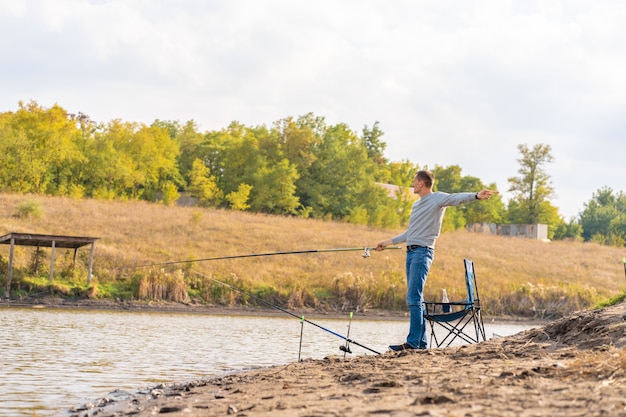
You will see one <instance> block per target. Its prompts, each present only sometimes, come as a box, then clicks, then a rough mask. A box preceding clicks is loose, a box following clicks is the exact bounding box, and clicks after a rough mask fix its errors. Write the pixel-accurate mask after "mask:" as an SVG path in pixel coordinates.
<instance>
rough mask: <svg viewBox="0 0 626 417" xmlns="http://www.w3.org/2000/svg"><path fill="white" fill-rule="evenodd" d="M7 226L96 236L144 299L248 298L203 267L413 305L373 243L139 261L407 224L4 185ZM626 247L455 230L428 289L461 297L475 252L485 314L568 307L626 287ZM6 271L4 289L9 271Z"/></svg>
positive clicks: (367, 238) (368, 234) (297, 244)
mask: <svg viewBox="0 0 626 417" xmlns="http://www.w3.org/2000/svg"><path fill="white" fill-rule="evenodd" d="M25 203H28V204H30V205H33V204H34V205H35V206H36V205H39V206H40V207H41V213H39V215H38V216H26V217H25V216H23V215H19V214H20V210H19V208H20V207H23V206H24V204H25ZM9 232H21V233H40V234H62V235H76V236H91V237H99V238H100V240H98V241H97V243H96V247H95V260H94V280H93V284H94V286H97V287H98V288H101V289H102V288H105V287H106V286H107V285H111V284H115V283H120V282H129V283H131V282H132V283H133V285H134V287H133V288H134V290H133V294H132V296H133V297H137V298H159V297H160V298H166V297H164V294H168V297H170V298H171V299H175V300H176V301H185V300H187V297H186V290H188V291H189V293H190V294H192V296H193V297H200V298H204V300H207V301H212V302H222V303H226V304H232V303H240V302H246V301H248V302H249V301H250V300H249V299H248V300H246V297H245V296H242V295H241V294H232V291H228V290H227V289H225V288H223V287H220V286H219V284H215V282H212V281H211V280H208V279H206V278H204V277H203V275H204V276H209V277H214V278H216V279H219V280H226V281H227V282H228V283H230V284H232V285H237V286H239V287H241V288H242V289H244V290H246V291H250V292H253V293H254V294H258V295H261V296H263V298H264V299H268V300H270V301H271V302H277V303H281V304H282V305H284V306H289V307H298V306H303V305H306V306H314V307H317V308H328V309H344V310H347V309H351V310H352V309H367V308H386V309H402V308H404V305H403V299H404V295H405V290H406V285H405V276H404V250H387V251H384V252H382V253H381V252H373V251H372V253H371V257H370V258H368V259H364V258H363V257H362V256H361V252H360V251H355V252H332V253H310V254H301V255H280V256H268V257H253V258H243V259H232V260H222V261H210V262H199V263H194V264H179V265H176V268H169V267H166V268H163V271H161V268H162V267H160V266H158V267H153V268H135V266H137V265H145V264H154V263H161V262H170V261H181V260H190V259H198V258H208V257H220V256H228V255H243V254H255V253H266V252H285V251H299V250H319V249H330V248H345V247H363V246H374V245H375V244H376V242H378V241H380V240H383V239H386V238H388V237H391V236H393V235H395V234H398V233H400V232H401V230H380V229H373V228H368V227H364V226H357V225H350V224H346V223H339V222H326V221H319V220H310V219H308V220H307V219H299V218H290V217H277V216H267V215H261V214H249V213H241V212H232V211H226V210H215V209H202V208H194V207H166V206H163V205H157V204H153V203H147V202H119V201H96V200H80V201H77V200H72V199H69V198H59V197H47V196H34V195H18V194H0V233H1V234H6V233H9ZM32 251H33V248H25V247H18V248H17V250H16V261H15V263H16V268H23V269H26V268H27V266H28V263H29V262H30V260H31V253H32ZM57 251H59V252H61V251H62V250H58V249H57ZM59 252H57V254H56V255H55V257H56V259H57V263H55V271H57V270H59V271H62V270H70V269H71V268H69V267H68V266H63V265H61V266H59V265H58V263H61V264H63V263H70V261H71V258H72V256H62V255H59V254H58V253H59ZM8 253H9V247H8V245H2V246H1V247H0V256H2V257H3V258H4V263H3V264H6V259H8ZM79 254H80V256H79V259H80V263H79V265H78V266H77V268H76V270H75V271H72V272H71V273H69V275H70V276H73V277H74V279H78V280H80V279H83V280H84V279H85V275H86V273H85V271H86V269H85V265H86V259H87V257H88V250H86V249H82V250H79ZM623 255H624V250H622V249H619V248H614V247H607V246H600V245H598V244H594V243H580V242H549V243H545V242H539V241H534V240H526V239H520V238H507V237H499V236H488V235H480V234H472V233H469V232H465V231H457V232H453V233H446V234H444V235H442V236H441V238H440V239H439V241H438V242H437V250H436V256H435V261H434V264H433V267H432V270H431V274H430V276H429V280H428V283H427V288H426V297H427V299H430V300H438V299H439V298H440V296H441V290H442V288H446V289H447V291H448V294H450V299H451V300H460V299H462V298H464V297H465V294H464V293H465V289H464V280H463V262H462V260H463V258H470V259H473V260H474V262H475V267H476V275H477V278H478V285H479V290H480V295H481V300H482V302H483V306H484V309H485V312H486V313H487V314H491V315H505V314H511V315H523V316H535V317H547V316H560V315H563V314H566V313H569V312H571V311H573V310H578V309H582V308H588V307H590V306H592V305H594V304H595V303H597V302H598V301H599V300H601V299H602V298H608V297H611V296H615V295H616V294H618V293H620V292H621V291H623V290H624V288H626V279H625V276H624V269H623V264H622V256H623ZM45 262H46V261H44V262H43V263H44V264H45ZM175 269H181V270H182V271H176V270H175ZM194 271H197V272H199V273H200V274H196V273H195V272H194ZM1 273H2V277H1V278H0V281H1V282H0V284H2V288H4V280H5V275H6V274H5V271H3V272H1ZM76 277H79V278H76ZM80 277H82V278H80ZM91 292H92V293H93V292H96V291H95V290H93V289H92V291H91ZM172 294H175V297H174V296H173V295H172Z"/></svg>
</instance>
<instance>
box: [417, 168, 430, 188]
mask: <svg viewBox="0 0 626 417" xmlns="http://www.w3.org/2000/svg"><path fill="white" fill-rule="evenodd" d="M415 179H416V180H418V181H423V182H424V186H425V187H426V188H433V184H434V183H435V174H433V173H432V172H430V171H428V170H421V171H417V174H415Z"/></svg>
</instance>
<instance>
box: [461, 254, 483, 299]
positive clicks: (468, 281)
mask: <svg viewBox="0 0 626 417" xmlns="http://www.w3.org/2000/svg"><path fill="white" fill-rule="evenodd" d="M463 261H464V263H465V286H466V287H467V302H468V303H469V304H474V303H478V302H479V298H478V286H477V285H476V275H475V274H474V262H473V261H471V260H470V259H464V260H463Z"/></svg>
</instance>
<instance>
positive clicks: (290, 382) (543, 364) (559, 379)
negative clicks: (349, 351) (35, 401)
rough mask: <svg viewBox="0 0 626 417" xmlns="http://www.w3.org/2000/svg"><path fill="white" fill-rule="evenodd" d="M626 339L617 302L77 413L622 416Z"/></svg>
mask: <svg viewBox="0 0 626 417" xmlns="http://www.w3.org/2000/svg"><path fill="white" fill-rule="evenodd" d="M625 345H626V303H622V304H620V305H617V306H614V307H610V308H606V309H601V310H592V311H584V312H579V313H576V314H573V315H571V316H570V317H567V318H564V319H560V320H558V321H555V322H552V323H550V324H548V325H546V326H543V327H541V328H538V329H534V330H529V331H526V332H523V333H520V334H518V335H514V336H511V337H505V338H499V339H493V340H489V341H487V342H483V343H479V344H475V345H469V346H461V347H454V348H446V349H430V350H426V351H416V352H414V351H409V352H401V353H391V352H389V353H386V354H384V355H379V356H359V357H355V358H353V359H340V358H337V357H331V358H326V359H324V360H315V361H304V362H300V363H293V364H290V365H286V366H277V367H271V368H264V369H261V370H257V371H251V372H246V373H242V374H234V375H229V376H226V377H222V378H216V379H211V380H198V381H192V382H189V383H183V384H171V385H164V386H160V387H155V388H154V389H152V390H148V391H147V392H145V393H142V394H140V393H137V394H132V395H130V394H129V396H128V398H126V399H125V400H123V401H116V398H118V397H119V396H117V397H115V396H112V397H110V398H106V399H101V400H99V401H98V402H96V403H97V404H100V406H95V407H93V408H86V407H83V408H81V409H79V410H76V411H75V413H74V415H76V416H91V415H94V416H95V415H97V416H99V417H101V416H130V415H133V416H138V417H142V416H153V415H161V414H166V415H168V416H181V417H182V416H224V415H228V414H231V415H238V416H328V415H337V416H364V415H376V416H381V415H382V416H459V417H460V416H466V417H470V416H493V417H496V416H497V417H508V416H511V417H513V416H515V417H518V416H568V417H569V416H585V417H589V416H622V417H626V350H624V346H625ZM117 394H119V393H117Z"/></svg>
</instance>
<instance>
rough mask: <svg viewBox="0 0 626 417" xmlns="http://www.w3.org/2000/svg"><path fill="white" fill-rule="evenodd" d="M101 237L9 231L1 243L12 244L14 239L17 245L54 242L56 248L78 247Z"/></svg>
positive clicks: (49, 245)
mask: <svg viewBox="0 0 626 417" xmlns="http://www.w3.org/2000/svg"><path fill="white" fill-rule="evenodd" d="M98 239H99V238H97V237H86V236H62V235H40V234H35V233H15V232H12V233H9V234H6V235H4V236H0V244H3V245H10V244H11V240H13V242H14V244H15V245H21V246H45V247H52V242H54V246H55V247H56V248H70V249H78V248H80V247H83V246H86V245H90V244H92V243H94V242H95V241H96V240H98Z"/></svg>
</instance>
